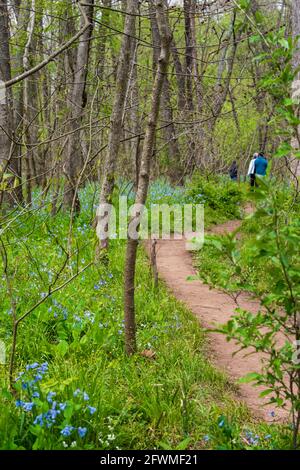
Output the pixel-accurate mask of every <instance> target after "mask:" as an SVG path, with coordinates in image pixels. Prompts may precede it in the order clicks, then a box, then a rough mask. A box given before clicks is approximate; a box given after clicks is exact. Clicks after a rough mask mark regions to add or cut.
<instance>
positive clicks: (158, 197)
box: [148, 180, 185, 204]
mask: <svg viewBox="0 0 300 470" xmlns="http://www.w3.org/2000/svg"><path fill="white" fill-rule="evenodd" d="M166 198H171V199H172V202H173V203H177V204H180V203H183V202H184V198H185V190H184V188H179V187H176V188H173V187H172V186H171V185H170V184H169V183H168V182H167V181H164V180H157V181H154V182H153V183H152V184H151V186H150V188H149V196H148V199H149V202H150V203H159V202H161V201H162V200H164V199H166Z"/></svg>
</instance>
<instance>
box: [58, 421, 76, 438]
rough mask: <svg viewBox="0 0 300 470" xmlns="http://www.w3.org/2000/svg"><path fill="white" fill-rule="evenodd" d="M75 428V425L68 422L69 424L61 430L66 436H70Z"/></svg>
mask: <svg viewBox="0 0 300 470" xmlns="http://www.w3.org/2000/svg"><path fill="white" fill-rule="evenodd" d="M73 430H74V427H73V426H70V425H69V424H68V425H67V426H65V427H64V429H62V430H61V431H60V434H62V435H63V436H64V437H68V436H71V434H72V431H73Z"/></svg>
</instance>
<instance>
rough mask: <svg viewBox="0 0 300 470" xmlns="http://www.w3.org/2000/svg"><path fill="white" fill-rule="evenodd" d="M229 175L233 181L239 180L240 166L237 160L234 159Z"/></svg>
mask: <svg viewBox="0 0 300 470" xmlns="http://www.w3.org/2000/svg"><path fill="white" fill-rule="evenodd" d="M229 176H230V178H231V180H232V181H237V179H238V166H237V162H236V160H234V162H233V163H232V165H231V167H230V168H229Z"/></svg>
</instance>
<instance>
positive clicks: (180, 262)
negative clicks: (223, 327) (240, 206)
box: [157, 211, 288, 422]
mask: <svg viewBox="0 0 300 470" xmlns="http://www.w3.org/2000/svg"><path fill="white" fill-rule="evenodd" d="M247 212H248V211H247ZM239 224H240V222H239V221H230V222H227V223H225V224H223V225H219V226H216V227H215V228H214V229H213V232H214V233H218V234H221V233H224V232H230V231H233V230H235V229H237V228H238V227H239ZM157 267H158V272H159V275H160V277H161V278H162V279H163V280H164V281H165V283H166V284H167V286H168V287H169V288H170V289H171V290H172V292H173V294H174V295H175V297H176V298H177V299H178V300H180V301H182V302H183V303H184V304H185V305H186V306H187V307H188V308H189V310H190V311H191V312H193V314H194V315H195V316H196V317H197V318H198V320H199V322H200V323H201V325H202V326H203V327H204V328H210V329H211V328H212V327H213V326H214V325H215V324H222V323H226V322H227V321H228V320H229V319H230V317H231V316H232V315H233V313H234V311H235V309H236V307H237V306H236V304H235V303H234V301H233V300H232V299H231V298H230V297H229V296H228V295H226V294H225V293H223V292H220V291H218V290H216V289H211V288H210V287H209V286H207V285H205V284H204V283H203V282H201V281H200V280H193V281H189V280H187V278H188V277H189V276H194V275H195V274H197V272H196V270H195V268H194V267H193V260H192V256H191V253H190V252H189V251H187V250H186V248H185V240H173V239H171V240H159V241H158V243H157ZM238 303H239V306H240V307H242V308H244V309H247V310H249V311H253V312H255V311H257V310H258V308H259V304H258V303H257V302H255V301H253V300H251V298H249V296H247V295H246V294H242V295H241V296H240V297H239V299H238ZM208 336H209V349H210V352H211V356H212V361H213V363H214V364H215V365H216V366H217V367H218V368H219V369H221V370H222V371H223V372H225V373H226V374H227V375H228V376H229V377H230V379H231V381H233V382H234V383H235V384H236V385H237V386H238V391H239V392H238V395H239V398H240V399H242V400H244V401H245V402H246V404H247V405H248V408H249V409H250V410H251V411H252V413H253V415H254V416H255V417H257V418H259V419H264V420H265V421H268V422H277V421H282V420H286V419H287V417H288V413H287V411H285V410H277V409H275V408H274V405H266V402H267V398H266V399H263V398H260V397H259V394H260V392H261V391H262V389H261V388H259V387H253V385H251V384H238V383H237V382H238V379H240V378H241V377H243V376H245V375H247V374H248V373H250V372H258V371H260V370H261V365H262V362H261V361H262V359H263V356H262V355H260V354H253V355H250V356H249V353H250V352H251V350H247V351H243V352H239V353H238V354H236V355H233V354H234V353H235V352H236V351H238V349H239V347H238V346H237V345H236V344H235V342H234V341H231V342H227V340H226V337H225V335H222V334H218V333H208ZM273 412H275V417H274V416H272V415H273Z"/></svg>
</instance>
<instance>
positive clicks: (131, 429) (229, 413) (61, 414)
mask: <svg viewBox="0 0 300 470" xmlns="http://www.w3.org/2000/svg"><path fill="white" fill-rule="evenodd" d="M81 198H82V201H81V202H82V204H81V205H82V212H81V214H80V216H79V217H78V218H77V219H76V221H75V223H74V227H73V231H72V241H71V247H72V250H71V251H72V257H71V259H70V260H68V262H67V263H66V266H65V267H64V269H62V267H63V266H64V263H65V261H64V260H65V250H66V249H67V247H68V233H69V217H68V215H65V214H63V213H61V212H59V213H58V215H56V216H55V217H50V208H49V207H48V206H47V204H46V206H45V207H44V208H42V209H39V210H31V211H27V212H24V213H22V214H21V213H19V214H17V213H15V215H14V216H15V217H16V218H15V220H14V221H12V222H11V223H10V225H9V226H8V225H6V226H5V227H6V228H5V230H4V231H3V232H2V241H3V243H4V246H5V250H6V257H7V270H6V271H7V274H8V278H9V283H10V293H8V289H7V285H6V282H5V276H3V277H2V283H1V287H0V297H1V323H0V337H1V340H2V341H3V343H4V345H5V347H6V351H7V360H8V359H9V351H10V348H11V342H12V327H11V326H12V304H15V306H16V314H17V316H18V317H20V316H22V315H23V314H25V313H26V312H28V311H29V310H30V309H31V307H32V306H33V305H35V304H36V303H37V302H39V301H40V300H43V299H44V298H46V296H47V293H48V292H49V286H50V285H51V284H53V283H54V281H55V279H56V277H57V276H58V273H59V272H60V270H61V273H60V274H59V276H58V279H57V282H56V283H55V286H57V285H61V284H63V283H64V282H66V281H67V280H69V279H70V278H71V277H72V276H74V275H75V274H76V273H77V272H78V271H80V270H81V269H83V268H84V267H86V266H87V265H88V264H89V262H90V261H93V260H94V253H95V234H94V230H93V228H92V227H91V224H90V222H91V214H92V213H93V208H92V207H91V203H92V202H91V201H92V200H93V198H92V193H91V191H88V190H87V191H83V192H82V194H81ZM69 243H70V242H69ZM124 253H125V242H123V241H118V240H112V241H111V244H110V249H109V255H108V257H107V258H105V259H103V260H102V261H99V262H97V263H95V264H93V265H91V266H90V267H88V268H87V269H86V270H85V271H84V272H83V273H82V274H80V275H78V277H76V278H75V279H74V280H72V281H71V282H70V283H69V284H67V285H66V286H65V287H64V288H63V289H61V290H59V291H58V292H56V293H55V294H53V295H51V296H49V297H48V298H46V300H44V301H43V302H42V303H41V304H40V305H39V307H38V308H36V309H35V310H34V311H33V312H32V313H31V314H30V315H28V317H27V318H25V319H24V321H23V322H22V323H21V324H20V327H19V334H18V339H17V349H16V360H15V368H14V376H15V378H17V382H16V385H15V393H14V395H13V394H11V392H10V391H9V386H8V367H7V365H6V366H3V365H1V366H0V381H1V392H0V407H1V414H0V448H1V449H70V448H71V449H72V448H74V449H148V448H156V449H165V448H168V449H198V448H200V449H202V448H204V449H211V448H237V449H238V448H249V449H252V448H282V447H284V446H286V445H287V444H286V443H285V437H284V434H282V433H278V432H277V428H276V427H275V426H274V427H273V426H267V425H263V424H257V423H255V422H254V421H253V420H252V419H251V417H250V415H249V412H248V411H247V409H246V407H245V405H243V404H241V403H239V401H238V400H237V396H236V394H235V390H234V387H233V385H232V384H230V383H229V382H228V380H227V379H226V378H225V377H224V376H222V374H220V373H219V372H218V371H217V370H216V369H215V368H214V367H213V366H212V365H211V363H210V360H209V353H208V350H207V344H206V338H205V334H204V333H203V332H202V330H201V328H200V327H199V324H198V322H197V321H196V320H195V319H194V317H193V316H192V314H191V313H190V312H188V311H187V310H186V309H185V308H184V307H183V306H182V305H181V304H180V303H179V302H178V301H176V300H175V299H174V298H173V297H172V295H170V293H169V292H168V291H167V289H166V288H165V287H164V285H163V284H161V283H160V285H159V288H158V290H155V288H154V285H153V282H152V278H151V274H150V269H149V262H148V260H147V258H146V256H145V254H144V253H143V250H141V249H140V250H139V256H138V262H137V282H136V313H137V330H138V335H137V337H138V350H139V353H138V354H136V355H135V356H133V357H130V358H129V357H126V355H125V354H124V323H123V268H124ZM2 268H3V266H2ZM145 350H146V351H150V352H151V355H152V356H153V355H154V357H152V358H148V357H145V356H144V355H143V354H141V353H142V351H145Z"/></svg>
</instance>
